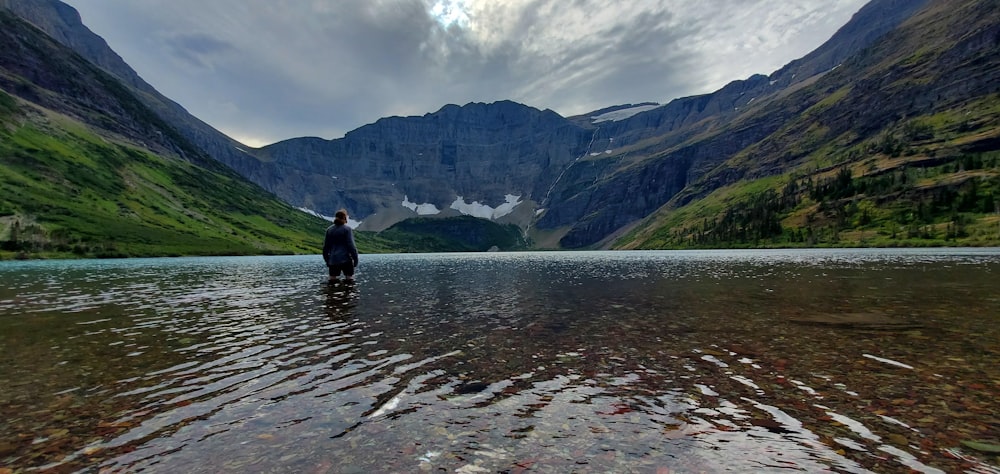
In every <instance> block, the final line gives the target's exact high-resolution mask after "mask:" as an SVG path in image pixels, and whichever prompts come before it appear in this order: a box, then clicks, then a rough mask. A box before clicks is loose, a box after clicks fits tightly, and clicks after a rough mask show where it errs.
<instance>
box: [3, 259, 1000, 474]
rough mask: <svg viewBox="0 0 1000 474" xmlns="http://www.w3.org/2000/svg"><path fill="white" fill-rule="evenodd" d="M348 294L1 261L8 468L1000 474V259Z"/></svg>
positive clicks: (554, 273)
mask: <svg viewBox="0 0 1000 474" xmlns="http://www.w3.org/2000/svg"><path fill="white" fill-rule="evenodd" d="M323 271H324V268H323V267H322V264H321V260H320V258H319V257H318V256H309V257H253V258H181V259H149V260H121V261H58V262H0V353H2V355H3V360H4V361H5V362H4V364H0V387H2V391H0V419H3V420H5V421H4V422H3V423H2V424H0V466H8V467H11V468H13V469H21V468H39V467H44V468H49V469H53V470H55V471H67V472H72V471H77V470H81V469H83V470H88V471H97V470H106V471H110V472H116V471H129V472H131V471H138V470H144V471H146V472H150V471H151V472H262V471H280V472H419V471H438V470H442V471H446V472H498V471H500V472H524V471H527V472H718V471H725V470H730V471H736V472H745V471H755V472H767V471H787V470H789V469H791V470H801V471H810V472H814V471H819V470H826V471H834V472H866V471H875V472H896V471H898V472H910V471H911V470H916V471H920V472H940V471H947V472H954V471H963V470H964V471H969V472H984V473H985V472H1000V468H998V466H1000V460H998V458H997V454H994V453H990V452H988V451H984V450H983V449H984V446H985V448H989V447H990V446H994V447H995V446H996V445H997V444H1000V401H998V400H1000V367H998V364H997V360H998V357H1000V292H998V291H997V288H1000V250H997V249H969V250H943V249H937V250H892V251H887V250H807V251H802V250H798V251H711V252H707V251H706V252H617V253H615V252H594V253H500V254H438V255H363V256H362V260H361V267H360V269H359V280H358V282H357V283H355V284H353V285H345V284H328V283H327V282H326V281H325V277H324V276H323ZM977 440H978V441H979V442H981V444H978V445H976V444H972V446H978V450H977V449H973V448H972V447H970V444H968V443H969V442H970V441H977ZM963 441H965V442H966V444H962V442H963Z"/></svg>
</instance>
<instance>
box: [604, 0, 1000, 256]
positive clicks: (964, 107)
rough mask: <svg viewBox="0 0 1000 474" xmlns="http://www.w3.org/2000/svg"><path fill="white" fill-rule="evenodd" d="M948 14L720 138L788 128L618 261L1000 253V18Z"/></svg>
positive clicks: (691, 192) (982, 9)
mask: <svg viewBox="0 0 1000 474" xmlns="http://www.w3.org/2000/svg"><path fill="white" fill-rule="evenodd" d="M991 5H994V6H995V2H992V3H991V2H989V1H976V0H968V1H963V2H953V3H952V2H935V3H934V4H933V5H932V6H931V7H930V8H929V9H927V10H926V11H924V12H923V13H922V14H921V15H918V16H917V17H915V18H913V19H912V20H911V21H910V22H908V23H907V24H906V25H904V26H903V27H902V28H900V29H899V30H897V31H895V32H893V33H892V34H890V35H889V36H888V37H887V38H886V39H885V40H884V41H881V42H879V43H878V44H877V45H875V46H873V47H871V48H869V49H867V50H864V51H862V52H861V53H860V54H858V55H856V56H855V57H853V58H851V59H850V60H849V61H847V62H845V63H844V64H842V65H841V66H839V67H837V68H835V69H834V70H832V71H830V72H828V73H826V74H825V75H824V76H822V77H820V78H819V79H818V80H816V81H815V82H814V83H812V84H808V85H806V86H804V87H802V88H800V89H799V90H796V91H793V92H791V93H789V94H787V95H785V96H781V97H777V98H773V99H771V100H769V101H762V103H760V104H757V105H756V106H755V107H754V108H751V109H749V110H747V111H746V112H745V113H744V115H743V116H742V117H740V118H738V119H737V120H735V121H734V123H733V124H731V125H730V126H729V127H728V128H726V129H725V130H722V131H720V132H719V133H718V134H715V135H713V139H715V140H724V139H725V137H726V136H727V134H732V133H737V132H738V131H739V130H740V127H745V126H747V124H753V123H755V122H760V121H763V120H770V121H781V122H782V126H780V127H778V128H777V130H776V131H775V132H774V133H771V134H769V135H768V136H766V137H764V138H763V139H761V140H759V141H756V142H754V143H752V144H750V145H749V146H747V147H746V148H744V149H743V150H742V151H740V152H739V153H736V154H735V155H733V156H732V157H730V158H728V159H727V160H726V161H725V162H724V163H722V164H721V165H719V166H718V167H717V168H715V169H714V170H712V171H710V172H709V173H707V174H706V175H705V176H703V177H701V178H700V179H698V180H697V181H695V182H693V183H691V184H689V185H688V186H687V187H686V188H685V189H684V190H682V191H681V192H680V193H679V194H678V195H676V196H674V197H673V199H671V200H670V202H668V203H666V204H665V205H664V206H663V207H661V208H660V209H659V210H658V211H657V212H655V213H654V214H653V215H651V216H649V217H647V218H646V219H644V220H643V221H642V222H640V223H639V224H638V225H636V226H633V228H632V229H631V230H630V231H629V232H628V233H626V234H625V235H624V236H622V237H620V238H619V239H618V240H617V241H616V242H615V244H614V246H615V247H616V248H641V249H651V248H703V247H785V246H792V247H796V246H995V245H1000V80H998V77H1000V61H998V59H1000V57H998V55H997V53H996V52H997V51H998V49H997V48H998V46H1000V45H998V42H1000V34H998V28H1000V27H998V26H997V25H1000V11H998V10H997V9H996V8H993V7H991Z"/></svg>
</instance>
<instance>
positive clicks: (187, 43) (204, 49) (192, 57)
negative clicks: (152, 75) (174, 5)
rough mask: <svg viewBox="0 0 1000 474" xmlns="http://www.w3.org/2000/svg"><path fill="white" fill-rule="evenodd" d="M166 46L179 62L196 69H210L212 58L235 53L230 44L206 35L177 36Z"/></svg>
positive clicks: (169, 40) (168, 41)
mask: <svg viewBox="0 0 1000 474" xmlns="http://www.w3.org/2000/svg"><path fill="white" fill-rule="evenodd" d="M167 46H168V47H169V48H170V50H171V51H172V52H173V54H174V55H175V56H176V57H178V58H180V59H181V60H183V61H185V62H187V63H189V64H191V65H193V66H197V67H211V63H212V57H217V56H219V55H222V54H227V53H232V52H234V51H236V48H234V47H233V46H232V45H231V44H229V43H227V42H225V41H222V40H219V39H217V38H213V37H211V36H209V35H207V34H203V33H196V34H191V35H177V36H175V37H173V38H170V39H168V40H167Z"/></svg>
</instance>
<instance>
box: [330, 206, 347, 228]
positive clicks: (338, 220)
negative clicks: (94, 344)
mask: <svg viewBox="0 0 1000 474" xmlns="http://www.w3.org/2000/svg"><path fill="white" fill-rule="evenodd" d="M333 223H334V224H338V225H344V224H346V223H347V211H346V210H345V209H341V210H339V211H337V213H336V214H334V215H333Z"/></svg>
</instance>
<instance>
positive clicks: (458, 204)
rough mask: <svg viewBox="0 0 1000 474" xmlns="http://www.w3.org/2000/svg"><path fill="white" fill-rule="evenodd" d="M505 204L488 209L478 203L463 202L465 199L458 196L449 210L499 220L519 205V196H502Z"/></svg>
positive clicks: (488, 207) (486, 206)
mask: <svg viewBox="0 0 1000 474" xmlns="http://www.w3.org/2000/svg"><path fill="white" fill-rule="evenodd" d="M504 200H505V202H504V203H503V204H501V205H499V206H497V207H495V208H494V207H490V206H488V205H486V204H482V203H480V202H479V201H472V202H471V203H469V202H465V198H463V197H462V196H459V197H458V198H456V199H455V202H453V203H451V208H452V209H454V210H456V211H458V212H461V213H462V214H465V215H467V216H473V217H479V218H482V219H499V218H501V217H503V216H506V215H507V214H510V213H511V212H514V208H515V207H517V205H518V204H521V202H522V201H521V196H515V195H513V194H508V195H506V196H504Z"/></svg>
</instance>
